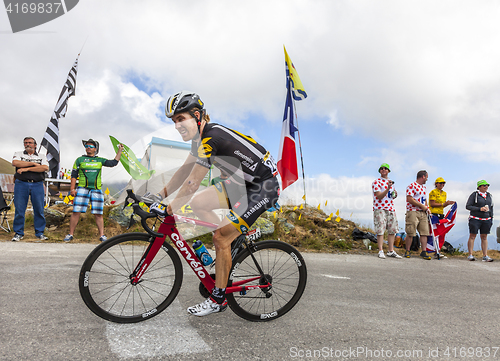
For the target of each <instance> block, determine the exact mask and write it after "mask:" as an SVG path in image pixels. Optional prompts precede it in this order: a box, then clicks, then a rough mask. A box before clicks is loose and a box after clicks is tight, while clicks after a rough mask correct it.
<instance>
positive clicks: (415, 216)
mask: <svg viewBox="0 0 500 361" xmlns="http://www.w3.org/2000/svg"><path fill="white" fill-rule="evenodd" d="M405 223H406V227H405V231H406V236H407V237H415V236H416V235H417V231H418V233H419V234H420V236H429V235H430V232H429V218H428V217H427V213H426V212H423V211H407V212H406V221H405Z"/></svg>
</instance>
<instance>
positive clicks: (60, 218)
mask: <svg viewBox="0 0 500 361" xmlns="http://www.w3.org/2000/svg"><path fill="white" fill-rule="evenodd" d="M43 213H44V215H45V222H46V227H47V228H50V227H53V226H55V227H57V226H60V225H61V224H62V223H63V222H64V217H65V215H64V213H63V212H60V211H58V210H57V209H54V208H45V209H44V211H43Z"/></svg>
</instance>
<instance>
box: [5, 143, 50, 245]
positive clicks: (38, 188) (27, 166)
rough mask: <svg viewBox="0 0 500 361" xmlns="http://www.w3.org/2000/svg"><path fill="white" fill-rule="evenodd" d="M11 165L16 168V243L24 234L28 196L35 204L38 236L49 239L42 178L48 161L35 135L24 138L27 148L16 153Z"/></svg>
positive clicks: (14, 225)
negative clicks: (44, 211) (45, 232)
mask: <svg viewBox="0 0 500 361" xmlns="http://www.w3.org/2000/svg"><path fill="white" fill-rule="evenodd" d="M12 165H13V166H14V167H16V174H15V175H14V178H15V185H14V207H15V208H16V211H15V215H14V224H13V229H14V232H15V233H16V234H15V235H14V237H13V238H12V241H13V242H16V241H19V240H21V239H23V237H24V216H25V213H26V207H27V206H28V200H29V199H31V205H32V207H33V218H34V222H33V223H34V227H35V236H36V237H37V238H39V239H41V240H43V241H44V240H47V239H48V238H47V237H45V235H44V234H43V232H44V231H45V215H44V213H43V210H44V198H45V192H44V189H43V181H44V179H45V172H46V171H48V170H49V163H48V162H47V158H46V157H45V155H43V154H38V153H37V152H36V140H35V138H32V137H26V138H24V151H20V152H15V153H14V157H13V158H12Z"/></svg>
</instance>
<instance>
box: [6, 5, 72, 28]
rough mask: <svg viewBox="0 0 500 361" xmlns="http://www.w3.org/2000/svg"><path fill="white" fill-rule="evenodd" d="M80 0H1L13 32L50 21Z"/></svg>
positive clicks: (70, 8)
mask: <svg viewBox="0 0 500 361" xmlns="http://www.w3.org/2000/svg"><path fill="white" fill-rule="evenodd" d="M79 1H80V0H52V1H50V0H45V1H41V0H3V2H4V4H5V10H6V11H7V15H8V17H9V21H10V27H11V28H12V32H13V33H17V32H19V31H23V30H26V29H31V28H34V27H35V26H38V25H42V24H45V23H48V22H49V21H52V20H54V19H56V18H58V17H60V16H62V15H64V14H66V13H67V12H68V11H70V10H72V9H73V8H74V7H75V6H76V4H78V2H79Z"/></svg>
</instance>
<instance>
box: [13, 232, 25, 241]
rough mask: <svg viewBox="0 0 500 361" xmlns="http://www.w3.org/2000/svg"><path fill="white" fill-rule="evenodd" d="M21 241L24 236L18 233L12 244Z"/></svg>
mask: <svg viewBox="0 0 500 361" xmlns="http://www.w3.org/2000/svg"><path fill="white" fill-rule="evenodd" d="M21 239H23V236H21V235H20V234H17V233H16V234H15V235H14V237H12V242H19V241H20V240H21Z"/></svg>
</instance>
